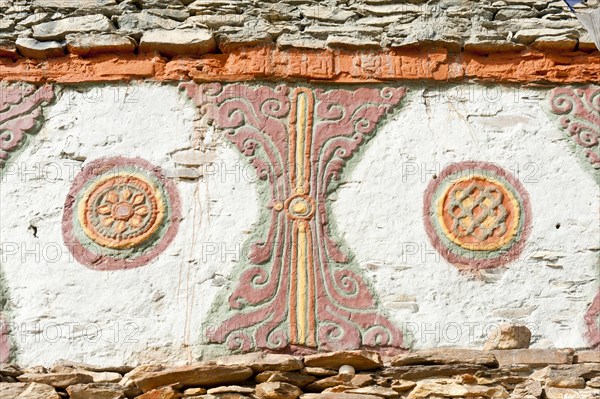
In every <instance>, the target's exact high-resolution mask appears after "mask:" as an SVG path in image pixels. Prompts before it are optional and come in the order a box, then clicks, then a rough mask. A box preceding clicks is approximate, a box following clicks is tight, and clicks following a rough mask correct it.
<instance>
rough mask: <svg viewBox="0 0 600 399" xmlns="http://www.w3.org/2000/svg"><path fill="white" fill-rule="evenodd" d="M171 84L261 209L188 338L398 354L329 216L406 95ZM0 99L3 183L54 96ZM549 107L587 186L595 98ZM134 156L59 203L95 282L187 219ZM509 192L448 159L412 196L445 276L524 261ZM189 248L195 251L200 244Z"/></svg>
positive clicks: (156, 246)
mask: <svg viewBox="0 0 600 399" xmlns="http://www.w3.org/2000/svg"><path fill="white" fill-rule="evenodd" d="M181 88H182V89H183V90H185V95H184V96H185V97H187V99H183V98H180V100H181V101H182V102H186V101H188V100H189V99H191V101H192V103H193V105H194V107H195V108H196V109H197V111H198V116H199V117H200V118H201V122H200V123H201V124H202V125H203V126H211V127H214V128H216V130H217V131H218V134H219V137H221V136H222V138H223V139H224V140H225V141H226V142H228V143H229V144H230V145H231V147H232V148H234V149H235V150H236V151H237V153H239V154H241V156H242V157H243V158H245V161H247V162H248V163H249V164H250V165H251V166H252V167H253V168H254V170H255V171H256V174H257V176H258V178H259V180H258V182H253V184H252V189H256V191H257V193H258V198H259V201H260V207H261V209H260V211H259V214H258V217H257V220H256V223H255V224H254V225H253V230H252V231H251V233H250V238H249V239H248V240H247V241H246V248H245V249H246V250H245V251H243V252H244V254H247V256H246V257H245V258H243V259H242V260H241V261H240V262H239V263H238V264H237V265H236V266H235V267H234V272H233V274H232V276H231V278H230V280H231V282H232V284H234V286H233V287H232V289H229V288H227V287H218V288H216V287H212V288H213V289H214V290H215V291H217V290H218V291H219V294H217V299H216V300H215V301H214V304H213V306H212V308H211V309H210V311H209V312H208V314H205V313H198V314H191V316H190V317H194V318H197V319H201V318H202V319H205V320H206V321H207V324H209V325H210V327H209V328H208V329H205V330H203V331H202V334H203V337H202V339H201V341H202V340H208V342H209V343H210V344H211V345H214V347H219V348H223V349H226V350H229V351H234V352H237V351H241V352H246V351H252V350H256V349H266V350H271V351H280V352H281V351H283V352H296V353H309V352H314V351H318V350H338V349H353V348H359V347H377V348H380V349H388V348H389V349H398V348H400V349H405V348H407V347H409V346H410V337H409V334H408V332H406V331H404V330H403V327H402V326H401V325H400V324H399V323H397V322H395V321H394V320H397V318H396V319H395V318H392V317H391V316H390V313H388V310H389V309H386V308H385V306H384V305H382V301H381V300H380V298H379V296H378V291H377V290H376V289H375V288H374V285H373V284H372V282H371V280H370V278H369V277H368V276H367V270H365V268H363V267H362V265H361V264H360V263H359V261H358V260H357V259H356V258H355V256H354V254H353V251H352V249H351V248H349V245H348V244H346V242H345V238H344V235H343V233H342V232H340V231H339V230H338V228H337V223H336V220H335V217H334V216H333V212H332V211H331V203H332V201H333V200H332V198H333V197H335V194H336V191H337V189H338V188H339V187H340V186H341V185H343V184H344V183H345V182H346V179H347V176H346V175H345V172H346V171H347V170H348V169H350V168H351V167H352V166H353V165H354V163H357V162H359V161H360V159H361V157H362V155H364V150H365V147H366V143H367V142H368V141H369V140H370V139H372V138H373V137H375V136H376V135H377V133H378V130H379V128H381V127H382V125H383V124H385V123H386V122H388V121H389V120H390V119H391V115H392V114H395V113H396V114H397V113H400V112H401V111H400V108H401V105H402V104H403V102H405V101H406V89H405V88H403V87H380V86H375V85H373V86H369V87H364V86H361V87H352V88H344V89H332V88H319V87H309V86H306V87H303V86H293V85H268V84H265V85H246V84H218V83H211V84H195V83H185V84H183V85H181ZM167 89H170V90H173V91H175V87H169V88H167ZM2 90H3V92H2V96H1V97H0V98H1V99H2V102H0V167H2V169H1V170H0V173H4V170H5V169H6V167H7V165H9V163H10V162H11V161H13V160H14V159H15V157H16V156H17V155H18V154H19V152H20V151H21V150H23V148H24V147H25V146H26V145H27V144H28V143H29V140H31V139H32V138H33V137H34V135H35V134H36V133H37V132H38V131H39V130H40V128H41V127H42V122H43V121H44V106H46V105H47V104H49V102H51V101H52V100H53V98H54V95H55V92H54V89H53V88H52V87H51V86H42V87H39V88H35V87H34V86H29V85H13V86H10V90H9V86H2ZM546 93H547V92H546V91H544V95H546ZM176 94H177V93H176ZM59 97H60V96H59ZM549 97H550V101H549V103H550V108H551V113H552V114H553V115H556V116H557V119H558V124H559V126H560V128H561V129H562V131H563V132H564V134H565V135H566V137H567V138H569V140H570V143H571V148H572V149H573V151H574V152H575V153H576V154H578V156H579V157H580V159H581V163H582V165H584V168H585V169H586V170H587V172H589V173H591V174H592V175H593V176H594V178H595V179H596V181H598V176H599V174H600V169H599V166H598V165H600V164H599V163H598V162H599V159H600V158H599V156H600V155H599V152H598V149H599V148H600V147H599V137H600V132H599V126H600V107H599V103H598V101H599V99H600V88H598V87H596V86H589V87H581V88H569V87H563V88H558V89H555V90H553V91H551V93H550V96H549ZM544 101H545V102H546V103H547V99H544ZM538 108H539V107H538ZM541 108H546V107H541ZM541 108H540V112H542V113H543V112H544V110H543V109H541ZM188 122H189V121H188ZM549 123H552V122H551V121H550V122H549ZM395 126H397V125H395ZM399 129H404V127H403V126H400V127H399ZM51 133H54V132H51ZM402 134H404V131H402ZM394 143H396V144H397V143H398V141H396V142H394ZM160 151H163V150H162V148H161V149H160V150H157V153H160ZM163 152H164V151H163ZM136 155H137V156H136V157H125V156H117V157H102V156H100V157H98V158H89V159H88V160H86V163H85V164H84V165H85V166H84V167H82V168H81V170H78V173H77V174H76V176H75V178H74V180H73V181H72V182H70V183H69V185H67V187H68V188H67V189H65V191H64V192H61V194H60V195H61V196H60V202H61V204H60V206H62V204H64V207H63V208H61V213H60V216H59V217H58V218H59V219H60V220H59V226H60V231H61V232H62V240H61V244H63V243H64V245H65V247H66V249H67V250H68V251H69V253H70V254H72V256H73V257H74V258H75V260H76V262H77V263H74V265H75V266H76V267H78V268H80V269H82V270H84V271H86V272H90V273H95V272H98V271H104V272H110V273H104V274H103V275H105V276H106V275H110V276H111V278H118V277H119V276H122V275H123V274H125V272H124V271H125V270H129V269H134V268H140V267H142V266H147V265H150V264H151V263H152V262H153V261H155V260H157V259H158V258H159V257H160V256H161V254H163V253H164V252H165V250H166V249H167V248H169V246H172V243H173V242H174V239H175V237H176V236H177V235H178V233H179V229H180V225H181V224H182V223H183V222H187V223H195V220H190V219H189V218H188V220H184V219H185V216H184V215H186V213H185V212H184V210H183V209H182V203H183V202H184V201H183V200H184V199H186V198H187V197H186V196H184V195H183V193H184V192H185V193H186V195H188V194H189V193H190V190H188V191H182V190H181V188H182V187H181V181H178V180H177V179H176V178H173V177H167V176H168V173H167V171H165V170H164V169H163V168H161V167H159V166H157V164H156V163H157V162H156V161H157V159H158V160H159V162H160V157H154V158H152V159H153V162H149V161H146V160H144V158H143V151H141V152H140V154H136ZM569 156H571V155H569ZM165 158H168V157H166V156H165ZM473 158H474V157H472V156H469V157H463V159H473ZM148 159H150V158H148ZM521 177H522V176H521ZM521 180H522V179H520V178H519V176H517V175H515V174H514V173H512V169H511V171H510V172H509V171H508V170H507V169H506V168H502V167H500V166H498V165H497V164H494V163H491V162H482V161H480V160H470V161H464V160H462V159H461V160H458V161H457V162H454V163H451V164H449V165H445V166H444V168H443V169H442V170H441V172H440V173H439V174H438V175H436V176H435V177H434V178H433V179H432V180H431V181H428V185H427V184H424V185H423V186H425V185H427V188H426V189H425V190H421V189H420V190H418V195H419V196H420V197H419V198H418V199H417V200H416V201H413V202H415V203H417V204H418V205H417V206H418V207H421V202H420V201H421V200H422V201H423V204H422V210H421V209H420V210H418V211H417V212H416V214H417V215H418V217H419V220H418V222H419V223H418V224H419V227H421V228H423V227H424V230H425V233H424V234H426V238H425V240H427V239H429V242H430V243H431V244H432V245H433V247H434V248H435V251H437V252H438V253H439V254H440V255H441V257H442V258H443V259H444V260H445V261H447V262H448V263H450V265H447V264H446V263H444V267H446V268H447V269H452V270H455V268H454V267H452V265H454V266H455V267H456V268H458V269H459V270H460V271H468V270H477V271H485V270H487V269H493V268H506V269H510V268H511V266H514V263H513V262H515V261H516V260H517V259H519V258H520V257H522V256H523V255H524V248H525V246H526V245H527V244H528V239H529V237H530V236H531V230H532V228H533V227H532V225H533V210H532V204H531V203H530V193H528V191H527V190H526V188H525V183H526V182H524V181H523V182H522V181H521ZM188 183H189V182H188ZM254 183H256V184H254ZM186 184H187V183H186ZM188 188H189V186H188ZM527 188H531V186H527ZM67 192H68V193H67ZM180 193H182V194H181V198H180ZM421 195H422V197H421ZM531 196H532V197H531V198H533V192H532V191H531ZM357 206H358V205H357ZM187 215H189V213H187ZM421 215H422V217H423V223H422V224H421V223H420V218H421ZM188 231H189V230H188ZM179 234H180V233H179ZM198 237H199V238H198V240H199V241H201V240H202V235H201V234H199V235H198ZM179 238H182V237H181V234H180V237H179ZM186 239H187V238H183V240H186ZM196 249H197V248H196V247H194V248H191V249H190V252H192V251H194V250H196ZM174 253H176V251H174ZM155 263H161V262H155ZM12 266H14V265H11V267H12ZM69 266H72V265H69ZM2 267H4V265H2ZM198 267H202V266H198ZM86 268H89V269H91V270H87V269H86ZM51 270H54V269H51ZM140 270H143V269H138V270H136V272H139V271H140ZM511 270H512V269H511ZM168 273H171V270H169V271H168ZM168 273H166V274H165V276H170V274H168ZM458 276H459V278H464V279H465V280H466V279H468V278H470V277H469V276H467V275H464V274H460V273H459V274H458ZM227 277H228V278H229V276H227ZM167 278H170V277H167ZM588 281H589V280H588ZM442 283H443V282H441V284H442ZM168 294H169V293H167V294H166V295H168ZM9 296H10V292H9V284H8V282H7V279H6V278H4V277H3V274H2V270H0V361H6V360H8V359H12V358H14V356H15V352H16V351H15V349H17V348H16V347H13V348H11V343H12V342H11V339H10V337H9V333H10V331H9V329H8V326H9V325H10V323H9V322H10V320H11V318H12V317H13V316H12V315H11V311H12V309H10V304H11V302H10V300H9ZM590 296H591V297H593V298H590V301H591V303H590V302H587V294H586V301H585V304H584V305H582V306H583V309H585V308H586V307H588V303H589V309H588V311H587V312H586V314H585V315H583V320H582V314H583V312H581V313H579V316H578V317H577V318H578V320H579V321H580V324H581V325H584V326H585V337H586V339H587V342H588V343H589V345H590V346H592V347H594V346H596V347H597V346H599V345H600V290H599V291H598V292H597V293H594V294H593V295H590ZM594 296H595V297H594ZM194 331H196V330H194ZM578 336H579V337H583V332H582V333H581V334H578ZM580 339H583V338H580ZM11 349H12V350H11Z"/></svg>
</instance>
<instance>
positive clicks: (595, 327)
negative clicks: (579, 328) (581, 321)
mask: <svg viewBox="0 0 600 399" xmlns="http://www.w3.org/2000/svg"><path fill="white" fill-rule="evenodd" d="M585 323H586V325H587V334H586V338H587V339H588V342H589V343H590V345H591V347H592V348H594V347H599V348H600V292H598V294H596V297H595V298H594V300H593V301H592V304H591V306H590V308H589V309H588V311H587V313H586V314H585Z"/></svg>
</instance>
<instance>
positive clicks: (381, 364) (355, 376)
mask: <svg viewBox="0 0 600 399" xmlns="http://www.w3.org/2000/svg"><path fill="white" fill-rule="evenodd" d="M0 396H2V398H7V399H9V398H20V399H61V398H71V399H126V398H138V399H178V398H190V399H218V398H221V399H250V398H254V399H296V398H300V399H379V398H406V399H424V398H436V397H437V398H439V397H443V398H465V397H472V398H480V399H500V398H509V399H540V398H544V399H570V398H577V399H592V398H598V397H600V352H598V351H580V352H575V351H573V350H572V349H560V350H553V349H545V350H544V349H515V350H495V351H487V352H485V351H477V350H466V349H438V350H431V351H422V352H412V353H400V354H397V355H395V356H392V357H389V358H385V359H383V360H382V357H381V356H380V355H379V354H378V353H376V352H369V351H366V350H359V351H345V352H332V353H321V354H315V355H308V356H305V357H296V356H291V355H277V354H269V353H253V354H248V355H237V356H229V357H223V358H217V359H214V360H212V361H210V362H204V363H197V364H193V365H188V366H179V367H167V366H162V365H143V366H138V367H135V368H133V367H126V366H122V367H94V366H90V365H86V364H78V363H61V364H57V365H55V366H54V367H52V368H50V369H46V368H44V367H41V366H39V367H30V368H27V369H20V368H19V367H17V366H13V365H2V366H0Z"/></svg>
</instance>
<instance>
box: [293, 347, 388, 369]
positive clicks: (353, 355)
mask: <svg viewBox="0 0 600 399" xmlns="http://www.w3.org/2000/svg"><path fill="white" fill-rule="evenodd" d="M304 364H305V365H306V367H322V368H326V369H336V370H337V369H339V368H340V367H341V366H343V365H346V364H347V365H350V366H352V367H354V368H355V369H356V370H374V369H378V368H381V367H382V366H383V362H382V361H381V357H380V356H379V353H377V352H372V351H367V350H355V351H341V352H331V353H318V354H316V355H309V356H305V357H304Z"/></svg>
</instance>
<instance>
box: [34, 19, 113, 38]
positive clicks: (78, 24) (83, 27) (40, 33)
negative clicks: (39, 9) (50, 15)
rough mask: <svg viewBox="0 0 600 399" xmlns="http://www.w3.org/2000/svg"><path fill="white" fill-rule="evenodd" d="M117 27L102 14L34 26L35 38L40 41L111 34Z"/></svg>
mask: <svg viewBox="0 0 600 399" xmlns="http://www.w3.org/2000/svg"><path fill="white" fill-rule="evenodd" d="M114 29H115V27H114V26H113V24H112V22H110V20H109V19H108V18H107V17H106V16H104V15H101V14H97V15H86V16H84V17H70V18H65V19H60V20H57V21H51V22H44V23H42V24H39V25H34V26H33V37H34V38H35V39H38V40H63V39H64V38H65V37H66V36H67V35H68V34H69V33H81V32H110V31H113V30H114Z"/></svg>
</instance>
